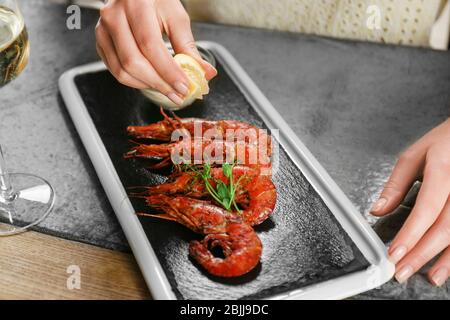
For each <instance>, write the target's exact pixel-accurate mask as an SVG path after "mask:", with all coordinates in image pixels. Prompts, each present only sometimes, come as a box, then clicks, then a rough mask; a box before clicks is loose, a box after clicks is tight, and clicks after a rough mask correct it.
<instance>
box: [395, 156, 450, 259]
mask: <svg viewBox="0 0 450 320" xmlns="http://www.w3.org/2000/svg"><path fill="white" fill-rule="evenodd" d="M444 151H446V150H444ZM437 152H438V153H441V152H442V150H438V151H437ZM428 157H429V159H430V160H429V161H427V165H426V167H425V169H424V178H423V183H422V187H421V189H420V191H419V194H418V196H417V200H416V205H415V206H414V208H413V210H412V211H411V213H410V215H409V217H408V219H406V222H405V223H404V225H403V227H402V228H401V230H400V231H399V233H398V234H397V236H396V237H395V239H394V240H393V241H392V244H391V247H390V249H389V255H390V258H391V260H392V262H394V263H397V262H398V261H400V260H401V259H402V258H403V257H404V256H405V255H406V254H407V253H408V252H409V251H411V250H412V248H414V246H415V245H416V244H417V242H418V241H419V240H420V239H421V238H422V236H423V235H424V234H425V232H426V231H427V230H428V229H429V228H430V227H431V226H432V225H433V223H434V222H435V221H436V220H437V218H438V216H439V215H440V214H441V212H442V211H443V208H444V206H445V205H446V203H447V200H448V198H449V194H450V165H449V163H448V162H447V161H444V160H443V159H445V157H444V156H443V155H436V152H435V151H434V150H433V149H430V150H429V151H428V154H427V158H428ZM447 210H448V209H447Z"/></svg>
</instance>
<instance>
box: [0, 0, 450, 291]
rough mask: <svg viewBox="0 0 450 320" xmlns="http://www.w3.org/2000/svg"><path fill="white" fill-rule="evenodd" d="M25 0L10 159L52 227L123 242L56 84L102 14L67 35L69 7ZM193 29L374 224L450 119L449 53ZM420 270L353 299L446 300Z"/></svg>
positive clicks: (88, 45)
mask: <svg viewBox="0 0 450 320" xmlns="http://www.w3.org/2000/svg"><path fill="white" fill-rule="evenodd" d="M22 5H23V7H24V15H25V19H26V21H27V24H28V26H29V33H30V38H31V62H30V65H29V67H28V68H27V69H26V70H25V72H24V74H23V75H22V76H21V77H19V79H17V80H16V81H14V82H13V83H12V84H10V85H8V86H7V87H5V88H2V89H0V141H1V143H2V145H4V147H5V149H6V156H7V160H8V164H9V167H10V168H11V170H12V171H25V172H32V173H36V174H39V175H41V176H43V177H46V178H48V179H49V180H50V181H51V182H52V183H53V185H54V186H55V188H56V191H57V196H58V199H57V206H56V209H55V211H54V212H53V213H52V214H51V215H50V217H49V218H48V219H47V220H46V221H45V223H44V224H43V228H46V229H47V231H51V232H53V233H58V234H62V235H63V236H66V237H67V236H68V237H71V238H74V239H77V240H80V241H85V242H89V243H93V244H97V245H101V246H106V247H110V248H114V249H120V250H126V249H127V245H126V241H125V239H124V237H123V234H122V232H121V230H120V227H119V226H118V225H117V222H116V219H115V216H114V213H113V212H112V210H111V208H110V206H109V204H108V201H107V199H106V197H105V195H104V192H103V190H102V188H101V186H100V184H99V182H98V179H97V177H96V175H95V172H94V170H93V168H92V165H91V163H90V161H89V159H88V157H87V155H86V152H85V151H84V148H83V146H82V144H81V142H80V140H79V138H78V135H77V133H76V131H75V130H74V127H73V124H72V122H71V120H70V118H69V116H68V114H67V112H66V110H65V107H64V104H63V103H62V102H61V101H60V99H59V96H58V90H57V79H58V77H59V75H60V74H61V73H62V72H63V71H65V70H67V69H69V68H71V67H73V66H76V65H80V64H84V63H87V62H90V61H94V60H96V59H97V56H96V53H95V46H94V35H93V28H94V26H95V23H96V16H97V14H96V13H95V12H91V11H83V15H82V30H79V31H69V30H67V29H66V26H65V18H66V14H65V7H63V6H56V5H50V4H47V3H46V1H44V0H33V1H23V2H22ZM194 31H195V34H196V36H197V39H199V40H213V41H217V42H219V43H221V44H223V45H224V46H225V47H227V48H228V49H229V51H230V52H231V53H232V54H233V55H234V56H235V57H236V58H237V60H238V61H239V62H240V63H241V64H242V65H243V66H244V68H245V69H246V71H247V72H248V73H249V75H250V76H251V77H252V78H253V79H254V81H255V82H256V84H257V85H258V86H259V87H260V88H261V90H262V91H263V92H264V93H265V94H266V96H267V97H268V98H269V100H270V101H271V102H272V103H273V105H274V106H275V107H276V108H278V109H279V111H280V113H281V114H282V115H283V116H284V118H285V119H286V121H287V122H288V123H289V124H290V126H291V127H292V129H293V130H294V131H295V132H296V133H297V134H298V135H299V137H300V139H302V140H303V142H304V143H305V144H306V145H307V146H308V147H309V148H310V150H311V151H312V153H313V154H314V155H315V156H316V157H317V158H318V160H319V161H320V162H321V163H322V164H323V166H324V167H325V168H326V169H327V170H328V171H329V172H330V174H331V176H332V177H333V178H334V179H335V180H336V181H337V183H338V184H339V185H340V186H341V187H342V189H343V190H344V192H345V193H346V194H347V195H348V196H349V198H350V199H351V200H352V201H353V203H354V204H355V205H356V206H357V208H358V209H359V210H360V211H361V212H362V213H363V214H364V215H365V216H366V217H367V218H368V219H369V221H370V222H371V223H375V221H376V220H375V219H373V218H371V217H369V216H368V215H367V211H368V208H369V206H370V203H371V202H372V201H373V200H374V199H375V198H376V196H377V193H378V192H379V191H380V190H381V188H382V184H383V183H384V181H385V179H386V178H387V176H388V175H389V173H390V170H391V168H392V165H393V164H394V163H395V159H396V157H397V155H398V154H399V153H400V152H401V151H402V150H403V149H404V148H406V147H407V146H408V145H409V144H410V143H412V142H413V141H414V140H416V139H417V138H418V137H420V136H421V135H422V134H424V133H425V132H427V131H428V130H429V129H431V128H432V127H434V126H435V125H437V124H438V123H440V122H442V121H444V120H445V119H446V118H447V117H448V116H449V115H450V53H449V52H434V51H431V50H424V49H411V48H402V47H393V46H382V45H376V44H367V43H352V42H342V41H335V40H329V39H323V38H316V37H308V36H303V35H296V34H289V33H278V32H267V31H260V30H253V29H243V28H231V27H223V26H212V25H204V24H197V25H195V27H194ZM394 220H395V221H394V222H389V221H386V222H385V223H384V226H383V227H382V228H381V229H380V230H379V233H380V234H385V235H389V234H394V233H395V231H396V230H398V227H399V225H400V223H401V219H394ZM383 230H384V231H383ZM386 230H388V232H386ZM387 240H388V239H387ZM425 270H426V268H425V269H424V271H423V272H421V274H418V275H416V276H414V277H413V278H412V279H411V280H410V281H409V282H408V284H405V285H398V284H396V283H394V282H390V283H388V284H386V285H384V286H382V288H380V289H378V290H374V291H372V292H369V293H366V294H364V295H361V296H359V297H358V298H381V299H383V298H386V299H396V298H410V299H414V298H432V299H449V298H450V295H449V293H448V291H449V284H447V286H444V287H443V288H433V287H431V286H430V285H429V284H428V283H427V282H426V280H425V276H424V272H425Z"/></svg>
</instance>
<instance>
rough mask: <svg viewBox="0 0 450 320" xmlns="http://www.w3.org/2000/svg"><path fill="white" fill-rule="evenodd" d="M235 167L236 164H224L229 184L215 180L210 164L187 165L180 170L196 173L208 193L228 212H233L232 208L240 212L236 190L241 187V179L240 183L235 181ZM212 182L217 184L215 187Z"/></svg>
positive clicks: (224, 173)
mask: <svg viewBox="0 0 450 320" xmlns="http://www.w3.org/2000/svg"><path fill="white" fill-rule="evenodd" d="M234 166H235V165H234V164H229V163H224V164H222V170H223V175H224V176H225V177H226V178H228V184H226V183H224V182H223V181H222V180H220V179H215V178H213V177H212V176H211V165H210V164H209V163H205V164H203V165H202V166H194V165H188V164H185V165H183V166H182V167H181V168H180V169H181V170H182V171H191V172H194V173H195V174H196V176H195V177H196V178H197V179H202V181H203V183H204V184H205V188H206V190H207V191H208V193H209V194H210V195H211V196H212V197H213V199H214V200H215V201H216V202H217V203H219V204H220V205H221V206H222V207H224V208H225V209H226V210H228V211H232V210H231V208H233V207H234V209H235V210H236V211H238V212H240V210H239V208H238V206H237V204H236V201H235V194H236V189H237V187H238V186H239V182H240V179H239V180H238V181H234V178H233V168H234ZM241 178H242V177H241ZM211 181H214V182H215V184H216V186H215V187H213V185H212V184H211Z"/></svg>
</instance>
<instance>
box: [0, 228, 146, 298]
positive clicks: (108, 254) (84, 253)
mask: <svg viewBox="0 0 450 320" xmlns="http://www.w3.org/2000/svg"><path fill="white" fill-rule="evenodd" d="M0 257H1V259H0V299H149V298H150V293H149V292H148V290H147V287H146V285H145V282H144V280H143V278H142V276H141V273H140V271H139V268H138V266H137V265H136V262H135V260H134V258H133V256H132V255H130V254H127V253H122V252H118V251H112V250H107V249H102V248H99V247H95V246H92V245H88V244H83V243H79V242H74V241H69V240H64V239H60V238H57V237H53V236H48V235H44V234H42V233H37V232H33V231H30V232H26V233H23V234H19V235H15V236H10V237H3V238H0ZM71 266H77V267H79V271H80V273H79V275H80V289H77V288H73V287H74V286H73V285H71V284H72V282H71V281H70V280H71V279H69V278H70V277H71V276H73V275H78V273H77V272H78V270H76V271H75V272H74V269H72V268H73V267H71ZM68 272H69V273H68ZM68 280H69V286H68V285H67V282H68Z"/></svg>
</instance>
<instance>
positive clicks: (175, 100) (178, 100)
mask: <svg viewBox="0 0 450 320" xmlns="http://www.w3.org/2000/svg"><path fill="white" fill-rule="evenodd" d="M167 98H169V99H170V100H171V101H172V102H173V103H175V104H177V105H181V104H182V103H183V99H181V98H180V97H179V96H178V95H177V94H176V93H173V92H172V93H169V94H168V95H167Z"/></svg>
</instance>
